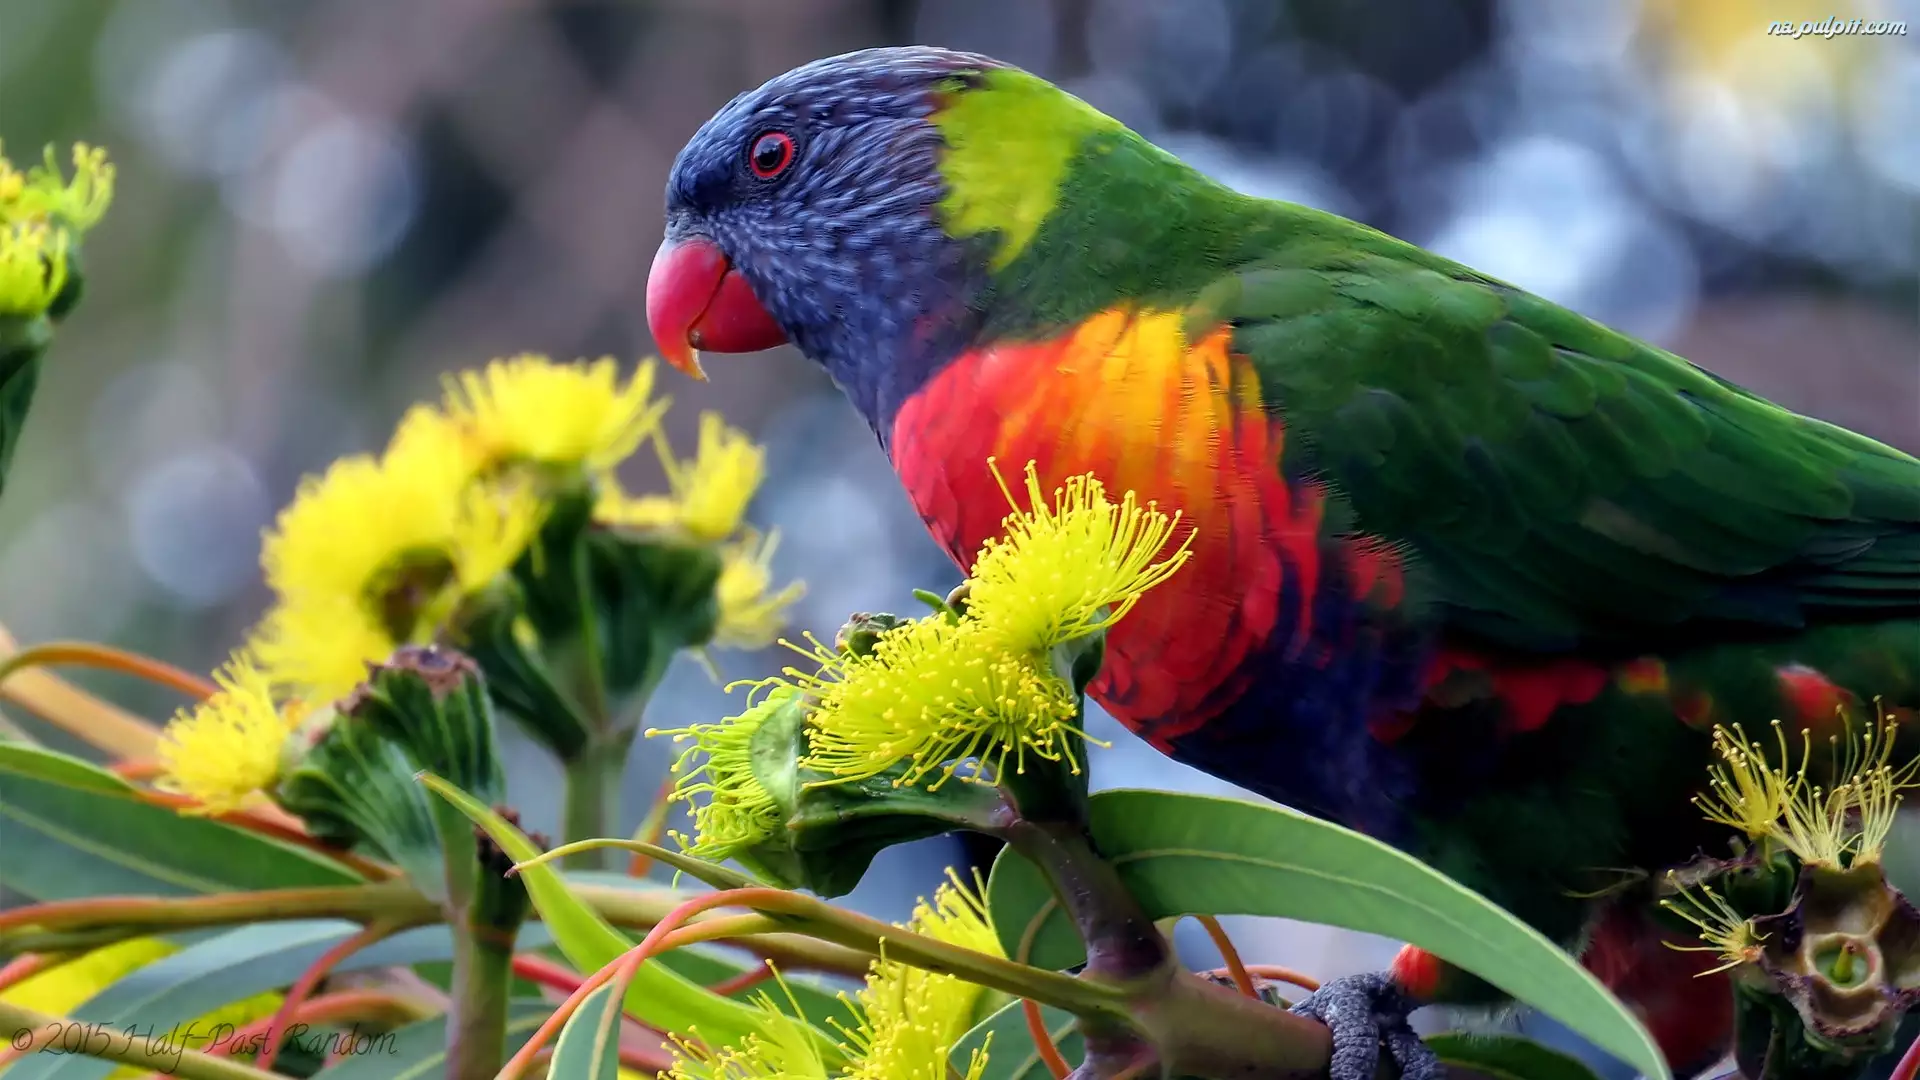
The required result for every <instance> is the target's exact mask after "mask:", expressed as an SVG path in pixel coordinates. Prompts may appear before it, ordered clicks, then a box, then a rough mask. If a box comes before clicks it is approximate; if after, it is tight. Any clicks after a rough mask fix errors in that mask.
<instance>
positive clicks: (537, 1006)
mask: <svg viewBox="0 0 1920 1080" xmlns="http://www.w3.org/2000/svg"><path fill="white" fill-rule="evenodd" d="M552 1013H553V1003H552V1002H549V1001H546V1000H543V999H541V998H517V999H515V1000H513V1001H510V1002H508V1003H507V1053H508V1055H512V1054H515V1053H517V1052H519V1050H520V1048H521V1047H522V1046H525V1045H526V1042H527V1040H528V1039H530V1038H532V1037H533V1033H534V1032H535V1031H537V1030H539V1028H540V1025H541V1023H542V1022H544V1021H545V1020H546V1018H547V1017H548V1016H550V1015H552ZM446 1068H447V1018H446V1017H444V1016H435V1017H431V1018H429V1019H426V1020H422V1021H420V1022H418V1023H414V1024H408V1025H407V1026H406V1027H403V1028H401V1029H399V1030H398V1031H394V1032H392V1033H390V1034H387V1035H383V1036H380V1038H379V1041H378V1043H377V1044H376V1045H375V1047H374V1048H373V1051H372V1052H371V1053H366V1054H357V1055H355V1056H353V1057H350V1058H347V1059H346V1060H344V1061H341V1062H339V1063H337V1064H334V1065H330V1066H328V1067H326V1068H324V1069H322V1070H320V1071H319V1072H317V1073H314V1074H313V1080H440V1078H441V1077H443V1076H445V1075H446Z"/></svg>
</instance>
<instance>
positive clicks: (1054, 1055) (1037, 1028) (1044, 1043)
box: [1020, 999, 1073, 1080]
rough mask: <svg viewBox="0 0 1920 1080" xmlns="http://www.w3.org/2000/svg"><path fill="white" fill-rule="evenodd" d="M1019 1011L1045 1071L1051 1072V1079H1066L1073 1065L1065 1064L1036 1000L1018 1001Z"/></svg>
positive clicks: (1063, 1056)
mask: <svg viewBox="0 0 1920 1080" xmlns="http://www.w3.org/2000/svg"><path fill="white" fill-rule="evenodd" d="M1020 1012H1021V1014H1022V1015H1023V1016H1025V1017H1026V1020H1027V1036H1028V1037H1029V1038H1031V1039H1032V1040H1033V1048H1034V1051H1035V1052H1036V1053H1038V1054H1039V1055H1040V1061H1041V1063H1042V1064H1044V1065H1046V1067H1047V1071H1048V1072H1050V1073H1052V1074H1053V1080H1067V1074H1068V1073H1070V1072H1072V1071H1073V1066H1071V1065H1069V1064H1067V1058H1066V1055H1064V1054H1062V1053H1061V1052H1060V1047H1059V1044H1057V1043H1055V1042H1054V1041H1053V1032H1051V1031H1048V1030H1047V1018H1046V1016H1044V1015H1043V1014H1042V1013H1041V1012H1040V1005H1039V1003H1038V1002H1035V1001H1032V1000H1031V999H1026V1000H1022V1001H1021V1002H1020Z"/></svg>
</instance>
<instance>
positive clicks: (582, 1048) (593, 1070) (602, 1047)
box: [549, 986, 621, 1080]
mask: <svg viewBox="0 0 1920 1080" xmlns="http://www.w3.org/2000/svg"><path fill="white" fill-rule="evenodd" d="M620 1024H621V1017H620V1008H619V1002H617V1001H615V1000H614V996H613V987H611V986H603V987H601V988H600V989H598V990H595V991H594V992H593V993H592V994H590V995H588V997H587V1000H585V1001H583V1002H581V1003H580V1010H579V1011H578V1012H576V1013H574V1014H573V1016H572V1018H571V1019H569V1020H568V1021H567V1026H566V1027H564V1028H562V1029H561V1030H560V1040H559V1042H557V1043H555V1044H554V1048H553V1064H552V1065H551V1066H550V1067H549V1071H550V1072H551V1073H552V1075H554V1076H565V1077H576V1076H577V1077H579V1078H580V1080H614V1078H615V1077H617V1076H619V1075H620Z"/></svg>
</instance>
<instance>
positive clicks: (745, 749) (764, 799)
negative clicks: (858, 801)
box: [647, 688, 794, 859]
mask: <svg viewBox="0 0 1920 1080" xmlns="http://www.w3.org/2000/svg"><path fill="white" fill-rule="evenodd" d="M793 693H794V692H793V691H792V690H791V689H786V688H775V689H774V691H773V692H772V693H770V694H768V695H767V696H766V697H765V698H764V699H763V700H762V701H761V702H760V703H759V704H758V705H755V706H753V707H752V708H750V709H748V710H747V711H746V712H744V713H741V714H740V715H739V716H734V717H729V718H727V719H725V720H722V721H720V722H719V723H717V724H693V725H690V726H688V727H683V728H669V729H666V730H660V729H657V728H656V729H649V730H648V731H647V737H648V738H652V737H654V736H656V735H671V736H673V741H675V742H682V741H684V740H688V739H691V740H692V741H693V745H692V746H689V747H687V749H686V752H684V753H682V754H681V755H680V758H679V760H677V761H675V762H674V765H673V773H674V776H675V781H674V789H673V795H672V797H673V798H674V799H677V800H681V801H684V802H687V803H690V804H691V803H693V802H694V800H695V799H696V798H701V799H703V800H704V801H702V802H700V803H699V804H698V805H696V806H694V810H693V826H694V838H693V839H692V840H691V841H689V840H688V838H687V837H685V836H683V835H681V834H679V833H675V834H674V839H675V840H677V841H678V842H679V843H680V846H682V847H684V848H686V849H687V851H688V852H690V853H692V854H694V855H698V856H701V857H702V858H708V859H725V858H728V857H730V856H732V855H733V854H734V853H735V852H738V851H740V850H742V849H744V848H749V847H752V846H753V845H755V844H757V843H760V842H761V841H763V840H766V839H768V838H770V837H772V836H774V835H776V834H778V833H779V832H780V830H781V829H782V828H783V827H784V826H785V825H786V822H785V821H783V820H782V819H781V814H780V807H779V805H778V804H776V803H775V802H774V799H773V796H772V795H771V794H770V793H768V791H767V789H766V788H765V787H762V786H761V784H760V780H759V778H758V777H756V776H755V775H754V772H753V739H754V736H755V735H756V734H758V733H759V731H760V728H761V725H763V724H765V723H766V721H767V720H768V719H769V718H770V717H772V716H773V714H774V713H776V712H778V711H779V710H780V709H781V708H782V707H783V706H785V705H786V704H787V702H788V701H790V700H791V699H792V697H793ZM696 755H698V756H700V758H701V759H702V760H701V761H700V763H699V765H697V766H695V767H693V768H689V767H688V765H689V763H690V762H692V761H693V759H694V757H695V756H696Z"/></svg>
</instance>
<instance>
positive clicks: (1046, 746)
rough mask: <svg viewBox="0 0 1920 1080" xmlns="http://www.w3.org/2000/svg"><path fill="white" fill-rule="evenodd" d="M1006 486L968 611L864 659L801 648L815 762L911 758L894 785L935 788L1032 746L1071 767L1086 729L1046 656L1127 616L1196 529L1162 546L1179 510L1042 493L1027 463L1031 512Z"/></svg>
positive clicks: (898, 637)
mask: <svg viewBox="0 0 1920 1080" xmlns="http://www.w3.org/2000/svg"><path fill="white" fill-rule="evenodd" d="M988 465H989V467H993V462H992V461H991V460H989V462H988ZM994 475H995V477H996V478H998V477H999V472H998V469H997V468H996V469H995V472H994ZM1001 490H1002V491H1003V492H1004V493H1006V495H1007V501H1008V502H1009V504H1011V505H1012V507H1013V513H1011V514H1010V515H1008V517H1007V519H1006V522H1005V525H1004V526H1003V535H1002V536H1001V537H999V538H996V539H993V540H989V541H988V542H987V544H986V546H985V548H984V549H983V550H982V551H981V553H980V557H979V559H978V560H976V562H975V569H974V573H973V576H972V577H971V578H970V579H969V580H968V583H967V586H966V588H967V601H966V613H965V615H964V616H963V617H961V618H958V619H955V618H952V617H950V616H948V615H945V614H936V615H933V616H929V617H927V618H924V619H920V620H917V621H915V622H911V623H907V624H905V625H902V626H898V627H895V628H893V629H892V630H889V631H887V632H886V633H884V634H882V635H880V637H879V639H878V641H876V642H875V644H874V646H873V648H872V649H871V650H870V651H869V652H867V653H866V654H864V655H861V654H855V653H850V652H846V653H842V652H835V651H834V650H831V649H827V648H825V647H823V646H822V645H821V644H820V643H819V642H818V641H812V640H810V641H809V645H810V646H811V647H810V648H809V649H805V650H800V651H801V652H802V655H805V656H807V658H808V659H810V660H812V661H814V662H815V664H816V665H817V670H816V671H814V672H812V673H807V672H801V671H798V670H795V669H791V668H790V669H788V671H787V673H786V674H787V678H788V679H789V680H790V681H791V683H792V685H795V686H798V687H800V688H801V689H803V690H805V691H806V692H807V693H809V694H810V695H812V696H813V697H814V698H815V699H816V700H817V702H818V705H817V707H816V709H815V710H814V713H813V726H812V729H811V748H812V753H811V754H810V756H809V757H808V759H807V765H808V766H809V767H811V768H814V769H817V770H819V771H821V772H824V773H828V774H831V775H832V776H833V777H835V778H836V779H837V780H841V781H852V780H862V779H867V778H869V777H873V776H877V775H879V774H881V773H883V772H885V771H887V770H888V769H890V768H892V767H893V766H894V765H895V764H897V763H899V762H902V761H906V762H908V763H909V768H908V769H907V770H906V772H905V774H904V775H903V776H902V777H901V778H900V783H903V784H912V783H917V782H919V781H920V780H922V779H925V778H927V777H929V776H932V777H934V786H936V787H937V786H938V785H939V784H940V783H943V782H945V780H946V779H947V778H949V777H951V776H952V775H954V773H955V771H956V770H957V769H960V768H963V767H966V765H967V763H968V762H973V763H974V765H973V768H974V771H975V772H978V771H981V770H985V771H986V772H988V773H990V774H991V775H992V776H995V777H998V776H1002V775H1005V770H1006V767H1007V759H1008V758H1011V759H1012V765H1013V769H1014V771H1015V772H1016V773H1017V772H1019V771H1022V770H1023V769H1024V768H1025V765H1026V759H1027V756H1028V755H1029V754H1031V755H1033V756H1035V757H1038V758H1042V759H1045V760H1049V761H1060V760H1066V761H1067V762H1068V764H1069V765H1070V766H1071V767H1072V768H1073V769H1074V770H1075V771H1078V769H1079V767H1080V766H1079V762H1077V761H1074V760H1073V757H1072V746H1073V739H1074V737H1082V738H1084V737H1085V732H1083V731H1081V730H1080V729H1079V728H1078V727H1077V726H1075V719H1076V716H1077V711H1078V703H1077V701H1076V698H1075V696H1074V692H1073V689H1072V687H1071V686H1069V685H1068V684H1067V682H1066V680H1065V679H1063V678H1062V677H1061V676H1060V675H1059V674H1058V673H1057V672H1056V671H1055V670H1054V668H1053V664H1052V660H1051V657H1050V656H1049V650H1051V649H1053V648H1054V647H1055V646H1057V645H1060V644H1062V643H1064V642H1068V641H1072V640H1075V639H1077V638H1080V637H1084V636H1086V635H1088V634H1091V633H1094V632H1096V631H1099V630H1103V629H1105V628H1106V627H1108V626H1111V625H1112V624H1113V623H1115V622H1116V621H1118V620H1119V619H1121V618H1123V617H1125V615H1126V614H1127V612H1128V611H1129V610H1130V609H1131V608H1132V607H1133V605H1134V603H1135V602H1136V601H1138V599H1139V598H1140V595H1141V594H1142V593H1143V592H1145V591H1146V590H1147V589H1149V588H1152V587H1153V586H1155V585H1158V584H1160V583H1161V582H1163V581H1165V580H1166V579H1167V578H1168V577H1169V576H1170V575H1172V574H1173V573H1174V572H1175V571H1176V570H1178V569H1179V568H1180V567H1181V566H1182V565H1183V564H1185V562H1186V561H1187V559H1188V558H1189V554H1190V545H1191V544H1192V540H1193V534H1192V532H1191V531H1190V530H1189V531H1188V532H1187V535H1186V536H1185V537H1184V538H1183V539H1182V540H1181V542H1180V543H1179V544H1178V545H1177V546H1175V547H1174V548H1173V550H1172V551H1171V552H1170V553H1168V552H1167V551H1166V549H1167V547H1168V545H1169V543H1170V541H1171V540H1172V538H1173V535H1174V533H1175V532H1176V529H1177V526H1178V524H1179V520H1180V518H1179V514H1178V513H1175V514H1172V515H1168V514H1165V513H1162V512H1161V511H1160V510H1159V509H1158V507H1156V506H1154V505H1152V504H1147V505H1145V506H1142V505H1140V504H1139V503H1138V502H1137V501H1136V500H1135V498H1134V496H1133V493H1132V492H1128V493H1127V494H1126V495H1125V496H1124V497H1122V498H1121V499H1120V501H1119V502H1117V503H1116V502H1115V501H1114V500H1112V499H1110V498H1108V497H1107V493H1106V489H1105V487H1104V486H1103V485H1102V484H1101V483H1100V481H1099V480H1098V479H1097V478H1096V477H1094V476H1093V475H1091V474H1088V475H1083V476H1077V477H1074V478H1073V479H1071V480H1069V481H1068V482H1067V483H1066V484H1064V485H1062V486H1061V487H1060V488H1059V489H1057V490H1056V491H1055V492H1054V494H1053V498H1052V500H1051V501H1049V500H1048V499H1047V497H1046V495H1045V493H1044V492H1043V491H1042V490H1041V487H1040V480H1039V475H1038V472H1037V470H1036V468H1035V466H1034V464H1033V463H1032V462H1029V463H1028V464H1027V467H1026V491H1025V494H1026V502H1027V505H1028V508H1027V509H1022V508H1021V506H1020V502H1019V500H1017V499H1016V498H1015V497H1014V496H1013V493H1012V492H1011V491H1008V490H1007V488H1006V485H1005V483H1004V482H1003V483H1002V484H1001ZM796 648H797V647H796Z"/></svg>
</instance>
